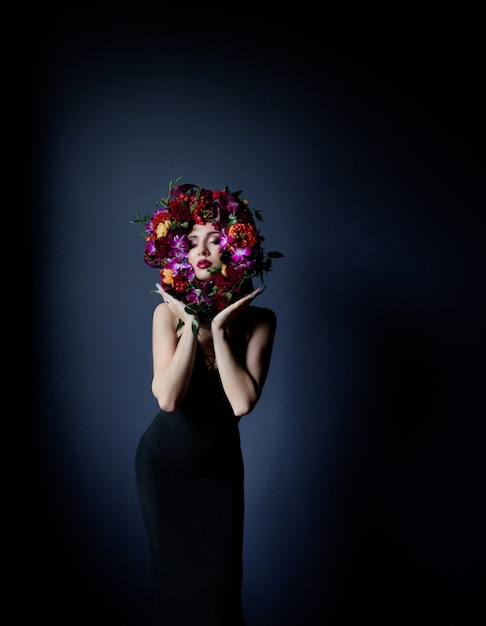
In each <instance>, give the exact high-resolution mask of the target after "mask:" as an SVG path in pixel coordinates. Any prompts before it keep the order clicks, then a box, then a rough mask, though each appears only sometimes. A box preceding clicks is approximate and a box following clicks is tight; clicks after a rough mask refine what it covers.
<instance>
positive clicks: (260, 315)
mask: <svg viewBox="0 0 486 626" xmlns="http://www.w3.org/2000/svg"><path fill="white" fill-rule="evenodd" d="M246 313H247V315H246V316H245V318H246V323H247V324H248V327H249V328H253V329H255V328H261V327H264V328H268V329H269V330H270V331H274V330H275V328H276V326H277V315H276V313H275V311H273V310H272V309H268V308H267V307H260V306H254V305H252V306H250V307H248V309H247V311H246Z"/></svg>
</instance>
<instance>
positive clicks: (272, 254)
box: [268, 250, 284, 259]
mask: <svg viewBox="0 0 486 626" xmlns="http://www.w3.org/2000/svg"><path fill="white" fill-rule="evenodd" d="M268 256H269V257H270V258H271V259H280V258H281V257H283V256H284V255H283V254H282V253H281V252H278V251H277V250H272V252H269V253H268Z"/></svg>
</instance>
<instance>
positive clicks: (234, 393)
mask: <svg viewBox="0 0 486 626" xmlns="http://www.w3.org/2000/svg"><path fill="white" fill-rule="evenodd" d="M213 344H214V354H215V357H216V362H217V363H218V371H219V376H220V378H221V384H222V386H223V389H224V392H225V394H226V397H227V398H228V401H229V403H230V404H231V407H232V409H233V413H234V414H235V416H237V417H242V416H243V415H246V414H247V413H250V411H251V410H252V409H253V407H254V406H255V404H256V402H257V401H258V398H259V397H260V389H259V386H258V384H257V382H256V381H255V379H254V378H253V377H252V376H251V374H250V373H249V372H248V371H247V370H246V369H245V367H244V366H243V365H242V364H241V363H239V362H238V361H237V359H236V358H235V356H234V353H233V350H232V348H231V344H230V342H229V340H228V337H227V336H226V333H225V332H224V330H221V329H218V330H216V329H214V328H213Z"/></svg>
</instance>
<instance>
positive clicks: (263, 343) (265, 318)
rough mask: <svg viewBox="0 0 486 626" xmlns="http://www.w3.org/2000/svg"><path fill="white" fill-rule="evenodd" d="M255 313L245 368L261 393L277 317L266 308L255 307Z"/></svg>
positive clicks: (270, 354) (268, 364)
mask: <svg viewBox="0 0 486 626" xmlns="http://www.w3.org/2000/svg"><path fill="white" fill-rule="evenodd" d="M255 313H256V315H255V321H254V325H253V328H252V332H251V337H250V339H249V341H248V345H247V348H246V368H247V370H248V372H249V373H250V375H251V376H252V378H253V379H254V380H255V382H256V384H257V388H258V391H259V393H261V391H262V388H263V385H264V384H265V380H266V379H267V374H268V369H269V367H270V359H271V356H272V349H273V341H274V338H275V331H276V328H277V317H276V315H275V313H274V312H273V311H272V310H271V309H266V308H259V309H256V308H255Z"/></svg>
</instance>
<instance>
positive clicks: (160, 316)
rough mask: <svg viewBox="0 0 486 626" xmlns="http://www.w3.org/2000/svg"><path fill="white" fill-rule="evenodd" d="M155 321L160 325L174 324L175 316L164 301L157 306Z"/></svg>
mask: <svg viewBox="0 0 486 626" xmlns="http://www.w3.org/2000/svg"><path fill="white" fill-rule="evenodd" d="M153 321H154V324H158V325H164V326H174V317H173V315H172V313H171V312H170V311H169V308H168V306H167V305H166V304H165V303H164V302H161V303H160V304H158V305H157V306H156V307H155V309H154V313H153Z"/></svg>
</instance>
